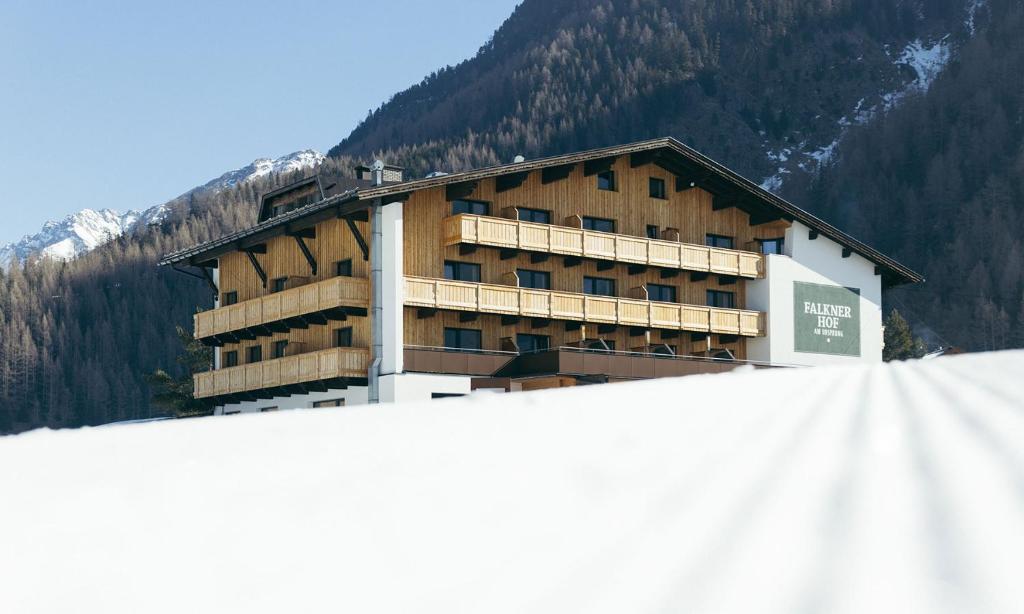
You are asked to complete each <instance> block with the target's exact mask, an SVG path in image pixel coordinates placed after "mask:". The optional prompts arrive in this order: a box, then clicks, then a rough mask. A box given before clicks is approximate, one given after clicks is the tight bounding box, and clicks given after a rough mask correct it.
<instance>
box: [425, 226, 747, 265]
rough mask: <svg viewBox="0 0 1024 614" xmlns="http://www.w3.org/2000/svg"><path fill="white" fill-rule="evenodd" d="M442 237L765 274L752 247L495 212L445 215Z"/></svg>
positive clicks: (449, 242) (454, 242)
mask: <svg viewBox="0 0 1024 614" xmlns="http://www.w3.org/2000/svg"><path fill="white" fill-rule="evenodd" d="M444 236H445V245H458V244H459V243H468V244H473V245H489V246H492V247H500V248H506V249H521V250H525V251H533V252H545V253H551V254H562V255H566V256H578V257H582V258H596V259H599V260H614V261H617V262H625V263H629V264H642V265H648V266H656V267H662V268H670V269H685V270H689V271H707V272H710V273H717V274H722V275H735V276H738V277H749V278H758V277H764V256H762V255H761V254H757V253H754V252H745V251H739V250H733V249H719V248H715V247H705V246H703V245H691V244H689V243H678V242H675V241H663V240H660V239H645V238H642V237H631V236H628V235H619V234H612V233H607V232H596V231H592V230H581V229H579V228H570V227H567V226H553V225H551V224H537V223H534V222H521V221H518V220H509V219H504V218H498V217H487V216H481V215H469V214H462V215H456V216H453V217H449V218H446V219H445V220H444Z"/></svg>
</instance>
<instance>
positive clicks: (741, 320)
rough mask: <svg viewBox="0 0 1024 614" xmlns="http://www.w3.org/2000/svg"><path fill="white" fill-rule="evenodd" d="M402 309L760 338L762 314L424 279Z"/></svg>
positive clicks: (409, 284) (413, 280)
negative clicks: (488, 314)
mask: <svg viewBox="0 0 1024 614" xmlns="http://www.w3.org/2000/svg"><path fill="white" fill-rule="evenodd" d="M405 305H406V306H412V307H427V308H435V309H452V310H457V311H477V312H481V313H496V314H504V315H515V316H522V317H529V318H552V319H556V320H576V321H583V322H596V323H599V324H618V325H622V326H638V327H646V328H661V329H670V330H688V331H694V332H711V333H721V334H727V335H743V336H747V337H760V336H763V335H764V329H765V326H764V314H763V313H761V312H758V311H746V310H742V309H722V308H718V307H703V306H698V305H680V304H677V303H659V302H654V301H645V300H637V299H629V298H616V297H609V296H592V295H589V294H574V293H569V292H552V291H550V290H534V289H532V288H517V287H513V286H499V285H491V284H478V283H470V282H463V281H450V280H446V279H430V278H425V277H406V278H405Z"/></svg>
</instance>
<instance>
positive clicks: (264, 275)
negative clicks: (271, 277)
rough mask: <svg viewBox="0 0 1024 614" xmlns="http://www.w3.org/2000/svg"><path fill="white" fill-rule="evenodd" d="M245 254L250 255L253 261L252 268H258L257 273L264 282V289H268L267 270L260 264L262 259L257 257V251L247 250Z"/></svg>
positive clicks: (250, 260)
mask: <svg viewBox="0 0 1024 614" xmlns="http://www.w3.org/2000/svg"><path fill="white" fill-rule="evenodd" d="M245 255H246V256H248V257H249V262H250V263H252V268H253V269H255V270H256V275H258V276H259V278H260V281H261V282H262V283H263V289H264V290H266V289H267V272H266V271H264V270H263V267H262V266H260V261H259V260H257V259H256V253H255V252H253V251H250V250H245Z"/></svg>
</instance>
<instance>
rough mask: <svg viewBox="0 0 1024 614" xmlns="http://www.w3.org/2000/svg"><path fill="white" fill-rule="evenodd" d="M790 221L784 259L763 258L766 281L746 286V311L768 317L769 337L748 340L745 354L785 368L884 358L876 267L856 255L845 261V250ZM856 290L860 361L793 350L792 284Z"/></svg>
mask: <svg viewBox="0 0 1024 614" xmlns="http://www.w3.org/2000/svg"><path fill="white" fill-rule="evenodd" d="M809 231H810V229H809V228H808V227H806V226H804V225H803V224H800V223H799V222H794V223H793V225H792V227H791V228H790V229H789V230H787V231H786V244H785V251H786V255H784V256H783V255H770V256H767V258H766V265H767V275H766V277H765V278H764V279H758V280H754V281H748V282H747V307H748V308H749V309H756V310H758V311H764V312H766V313H767V320H768V322H767V333H768V334H767V336H766V337H763V338H757V339H750V340H748V341H747V356H748V358H750V359H751V360H762V361H768V362H772V363H776V364H789V365H805V366H814V365H827V364H849V363H851V362H881V360H882V278H881V276H879V275H875V264H874V263H873V262H871V261H870V260H867V259H866V258H863V257H861V256H860V255H858V254H851V255H850V257H848V258H843V253H842V252H843V247H842V246H841V245H839V244H838V243H835V242H834V241H832V240H830V239H827V238H826V237H824V236H820V235H819V236H818V238H817V239H815V240H813V241H812V240H810V238H809ZM794 281H803V282H810V283H818V284H827V285H835V286H843V287H847V288H857V289H859V290H860V327H861V329H860V341H861V347H860V352H861V355H860V357H855V356H836V355H831V354H811V353H806V352H797V351H795V350H794V339H793V332H794V331H793V309H794V305H793V282H794Z"/></svg>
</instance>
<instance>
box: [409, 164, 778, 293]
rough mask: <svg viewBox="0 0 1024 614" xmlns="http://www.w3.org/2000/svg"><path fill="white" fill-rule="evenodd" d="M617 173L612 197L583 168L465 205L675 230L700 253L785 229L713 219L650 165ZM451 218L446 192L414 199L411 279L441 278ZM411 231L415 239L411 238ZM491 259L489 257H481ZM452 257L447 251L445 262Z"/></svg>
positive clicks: (730, 217) (741, 216) (705, 198)
mask: <svg viewBox="0 0 1024 614" xmlns="http://www.w3.org/2000/svg"><path fill="white" fill-rule="evenodd" d="M612 169H613V170H614V171H615V174H616V184H617V186H618V190H617V191H614V192H609V191H605V190H598V189H597V179H596V177H594V176H590V177H584V176H583V165H577V166H576V168H574V169H573V171H572V173H571V174H570V175H569V177H568V178H567V179H564V180H561V181H554V182H552V183H548V184H544V183H542V181H541V173H540V172H539V171H538V172H533V173H531V174H530V176H529V177H527V179H526V181H524V182H523V184H522V186H520V187H518V188H515V189H512V190H508V191H505V192H501V193H498V192H496V191H495V188H494V180H493V179H491V180H484V181H480V182H478V183H477V185H476V187H475V189H474V190H473V192H472V193H471V194H470V195H469V196H467V198H470V199H475V200H484V201H488V202H490V203H491V214H492V215H493V216H496V217H497V216H499V215H500V214H501V212H502V211H503V210H504V209H506V208H510V207H529V208H535V209H544V210H547V211H551V219H552V221H554V222H556V223H558V224H562V223H563V221H564V220H565V219H566V218H568V217H571V216H593V217H600V218H607V219H613V220H615V221H616V228H615V231H616V233H618V234H623V235H633V236H636V237H645V236H646V233H647V225H648V224H651V225H656V226H658V228H659V230H662V231H663V230H665V229H667V228H674V229H678V231H679V241H680V242H682V243H691V244H696V245H703V244H704V236H705V235H706V234H719V235H725V236H731V237H734V240H735V243H734V244H735V245H736V246H737V247H744V246H746V245H748V244H749V243H750V242H751V241H753V240H754V239H769V238H775V237H779V236H781V235H782V234H783V233H784V231H785V228H786V227H787V226H788V224H787V223H786V222H784V221H779V222H775V223H771V224H764V225H760V226H750V218H749V216H748V215H747V214H746V213H745V212H743V211H742V210H740V209H738V208H735V207H731V208H728V209H722V210H719V211H714V210H712V195H711V194H710V193H708V192H705V191H704V190H702V189H699V188H695V189H691V190H686V191H683V192H676V191H674V190H673V189H672V186H673V185H674V176H673V175H671V173H669V172H668V171H665V170H664V169H661V168H660V167H657V166H655V165H653V164H647V165H645V166H641V167H637V168H630V165H629V157H628V156H623V157H621V158H619V159H618V160H617V161H616V162H615V164H614V165H613V166H612ZM651 177H655V178H659V179H663V180H665V182H666V186H667V194H666V195H667V198H666V199H657V198H651V197H650V196H649V192H648V190H649V185H648V180H649V179H650V178H651ZM450 215H451V205H450V202H449V201H447V200H446V199H445V190H444V189H443V188H435V189H430V190H422V191H418V192H415V193H413V194H412V195H411V197H410V199H409V201H408V203H407V205H406V207H405V213H404V226H405V228H406V229H407V230H406V241H405V250H406V251H405V255H406V258H405V262H406V268H405V272H406V274H408V275H417V276H424V277H439V276H440V267H441V266H442V261H443V259H444V258H443V257H441V256H440V255H439V254H438V250H439V249H441V247H440V246H442V245H443V243H444V234H445V228H444V227H443V225H442V222H441V220H443V219H444V218H447V217H449V216H450ZM412 228H415V229H416V231H415V233H412V232H409V229H412ZM486 251H490V250H480V252H486ZM453 253H454V252H453V251H450V250H447V249H446V250H445V252H444V255H445V256H450V255H451V254H453ZM495 258H497V256H495Z"/></svg>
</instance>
